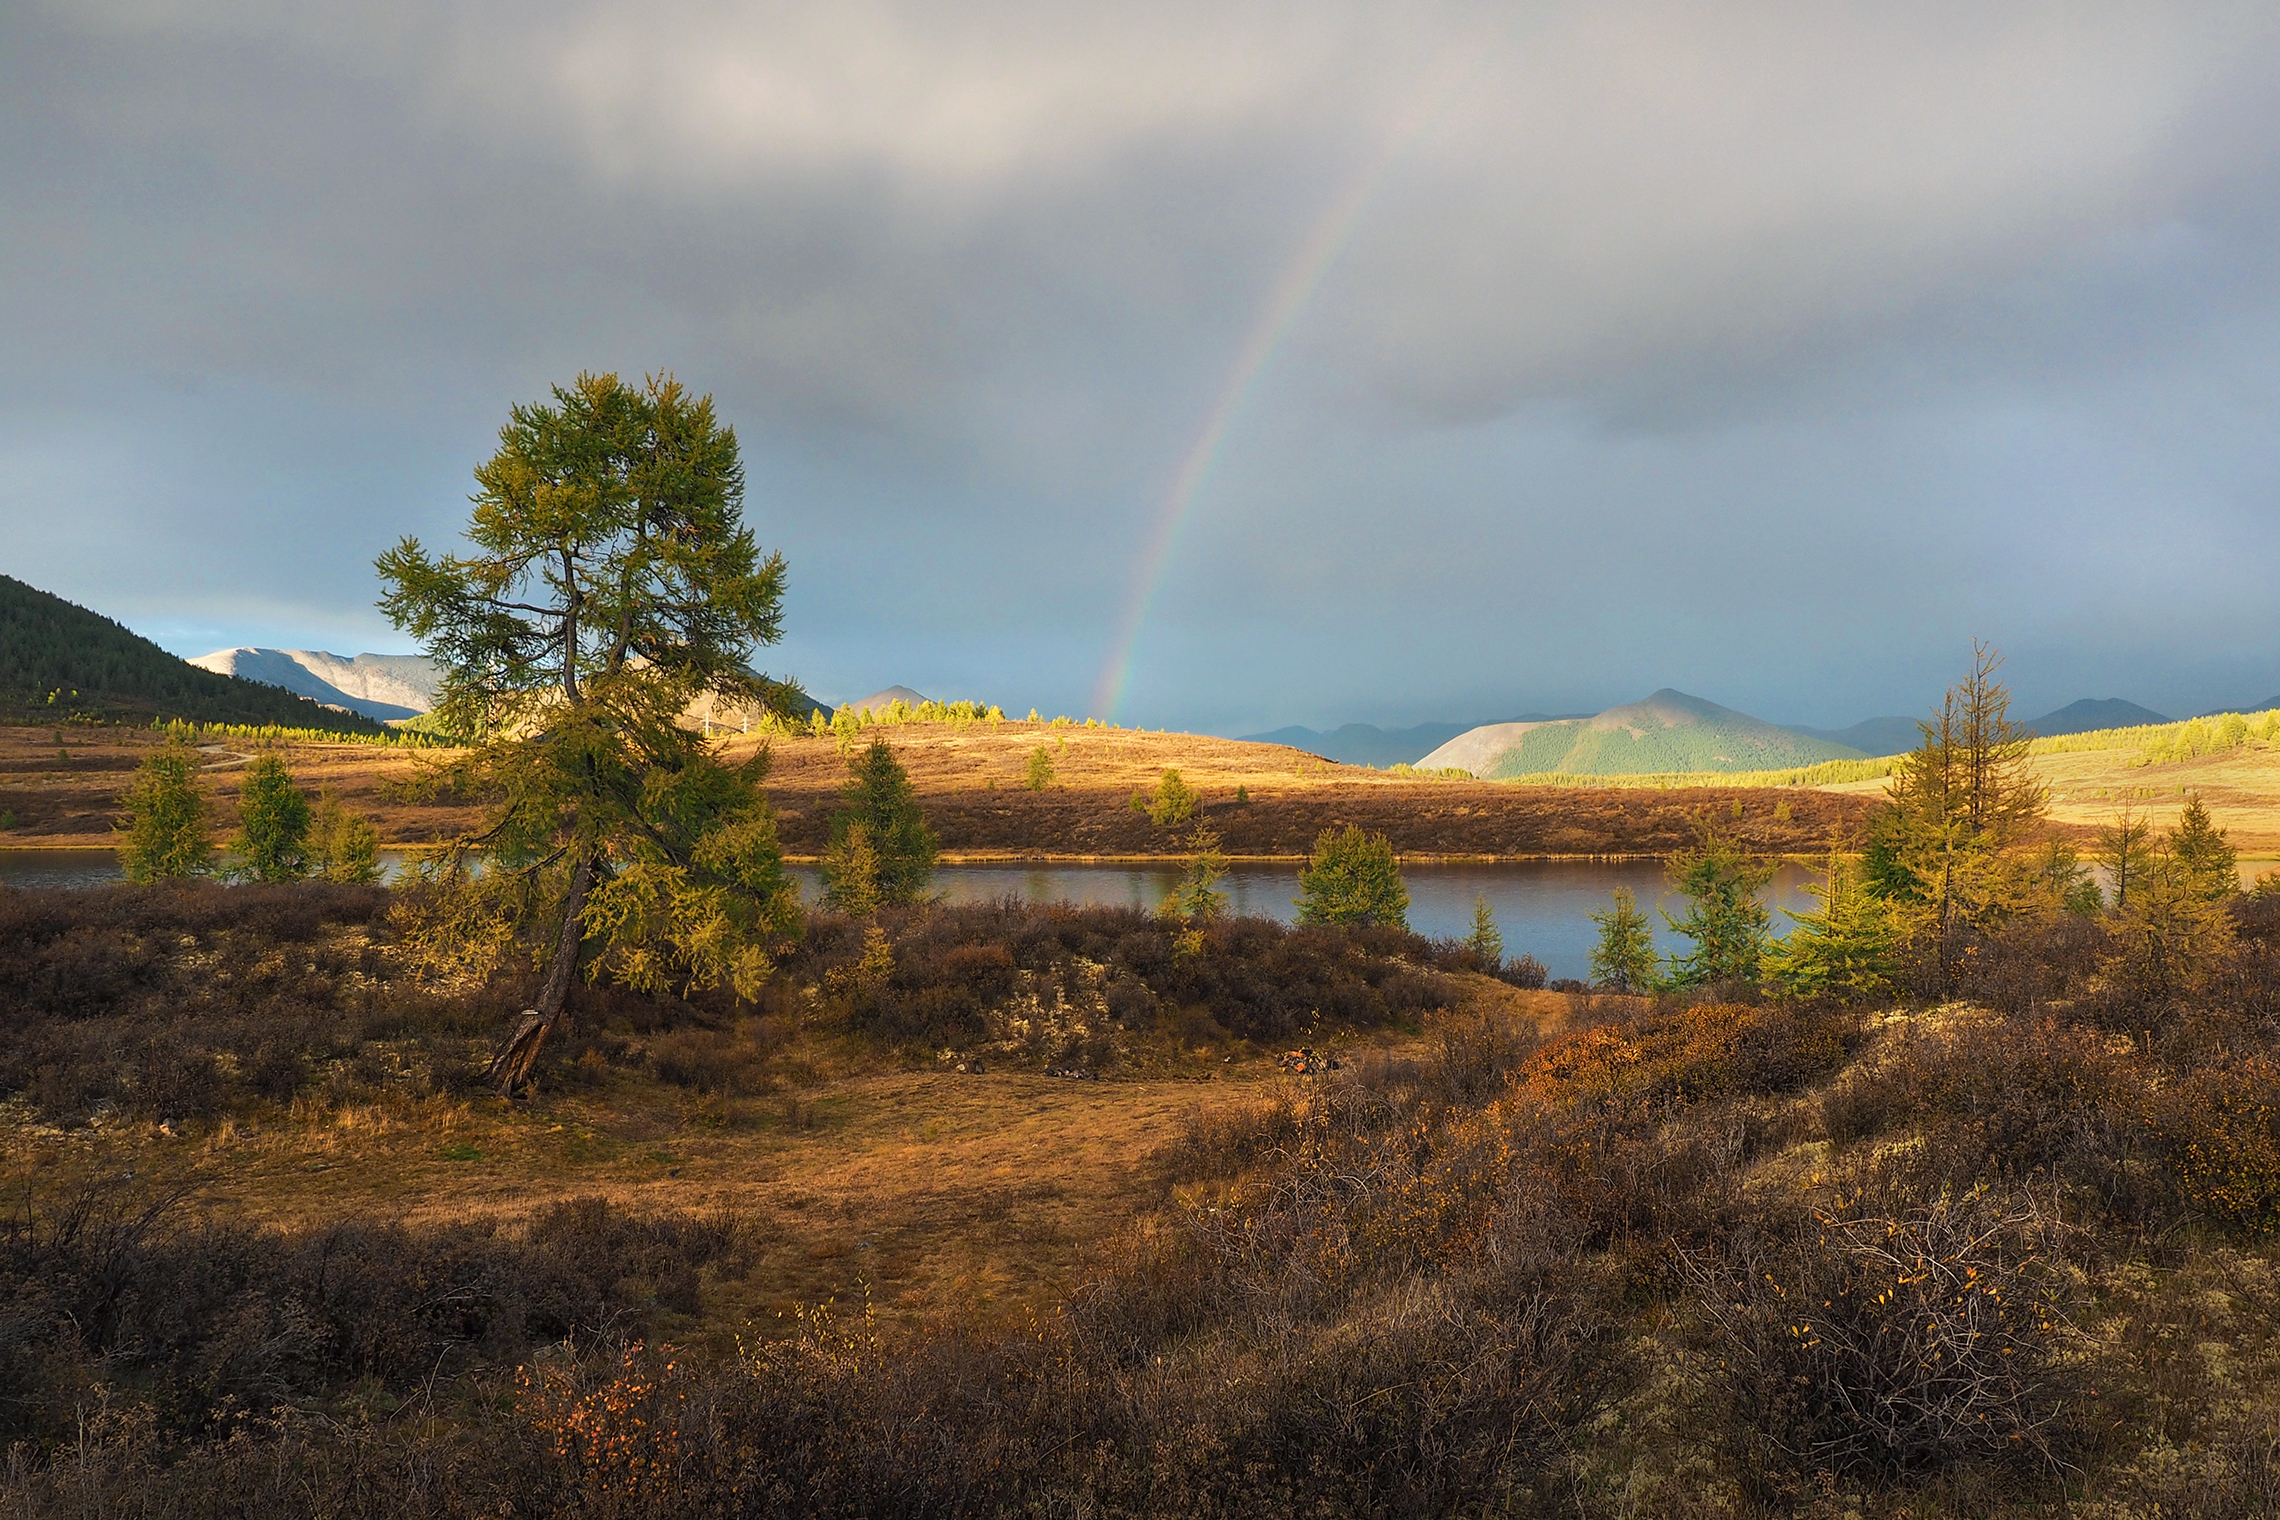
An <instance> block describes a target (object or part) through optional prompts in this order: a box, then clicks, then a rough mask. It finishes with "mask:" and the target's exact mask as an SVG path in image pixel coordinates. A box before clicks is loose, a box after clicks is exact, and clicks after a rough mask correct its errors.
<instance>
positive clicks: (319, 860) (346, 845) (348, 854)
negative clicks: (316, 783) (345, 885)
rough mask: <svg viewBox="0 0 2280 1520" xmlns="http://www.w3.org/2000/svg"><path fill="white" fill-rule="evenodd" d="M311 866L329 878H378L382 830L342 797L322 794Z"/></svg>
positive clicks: (312, 834)
mask: <svg viewBox="0 0 2280 1520" xmlns="http://www.w3.org/2000/svg"><path fill="white" fill-rule="evenodd" d="M309 869H310V870H311V871H312V872H314V873H315V874H316V875H318V876H321V877H323V878H324V879H325V880H326V881H343V882H356V883H363V882H374V881H378V880H379V879H380V831H379V830H378V829H375V828H374V827H373V826H372V820H371V819H369V818H360V817H358V816H357V815H356V814H354V813H351V812H350V811H349V810H348V809H347V808H345V807H342V806H341V803H340V799H339V798H338V797H335V796H332V795H331V794H330V793H325V794H321V795H319V797H318V799H317V807H316V814H315V816H314V818H313V819H312V820H311V822H310V826H309Z"/></svg>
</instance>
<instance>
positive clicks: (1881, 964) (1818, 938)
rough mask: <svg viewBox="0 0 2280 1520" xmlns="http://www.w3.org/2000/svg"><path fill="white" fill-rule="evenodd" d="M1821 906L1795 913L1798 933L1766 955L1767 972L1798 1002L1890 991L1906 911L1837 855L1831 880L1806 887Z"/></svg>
mask: <svg viewBox="0 0 2280 1520" xmlns="http://www.w3.org/2000/svg"><path fill="white" fill-rule="evenodd" d="M1805 890H1806V892H1807V893H1809V894H1810V895H1811V896H1812V898H1813V900H1814V901H1815V902H1816V903H1817V904H1818V905H1819V906H1817V907H1816V908H1814V909H1813V911H1811V912H1809V913H1791V914H1790V915H1789V917H1790V918H1791V919H1792V920H1794V921H1795V923H1796V927H1795V928H1794V929H1792V930H1791V931H1790V934H1789V938H1788V939H1787V940H1786V941H1782V942H1777V943H1775V944H1773V945H1771V946H1769V947H1767V949H1766V950H1765V952H1764V968H1765V970H1766V972H1767V973H1768V974H1769V975H1770V976H1771V977H1772V978H1773V980H1774V981H1775V982H1776V983H1778V984H1779V985H1780V986H1781V988H1782V990H1784V991H1786V992H1789V993H1792V994H1794V995H1796V996H1799V997H1837V998H1846V999H1863V998H1871V997H1875V996H1877V995H1879V994H1881V993H1884V992H1887V991H1889V990H1891V987H1892V984H1893V981H1894V979H1895V978H1896V977H1897V976H1898V975H1899V972H1900V948H1901V944H1902V940H1903V934H1902V931H1901V922H1902V920H1901V917H1900V915H1901V913H1902V911H1903V910H1902V909H1901V908H1900V907H1899V906H1898V905H1896V904H1894V903H1892V902H1889V901H1887V900H1886V899H1884V898H1881V897H1878V896H1876V895H1875V894H1874V893H1872V892H1869V891H1867V890H1866V889H1865V888H1864V887H1863V885H1862V883H1861V879H1860V871H1859V869H1858V868H1857V867H1856V866H1854V865H1853V863H1852V862H1851V861H1849V860H1847V859H1846V858H1845V857H1844V856H1843V855H1841V854H1839V853H1838V852H1837V851H1835V850H1831V851H1830V852H1829V864H1828V869H1827V872H1826V874H1825V875H1824V876H1823V877H1822V879H1821V882H1820V884H1819V885H1818V886H1810V887H1807V888H1806V889H1805Z"/></svg>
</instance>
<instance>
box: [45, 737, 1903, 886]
mask: <svg viewBox="0 0 2280 1520" xmlns="http://www.w3.org/2000/svg"><path fill="white" fill-rule="evenodd" d="M876 731H877V732H880V733H883V734H884V735H885V736H886V738H887V740H888V742H890V743H891V744H893V745H894V747H895V750H896V753H897V755H898V756H899V757H900V758H901V760H902V762H903V764H904V766H905V767H906V768H907V769H908V771H909V772H910V776H911V780H912V783H913V785H914V786H915V787H916V788H917V791H918V793H919V796H920V799H921V801H922V803H923V805H924V807H925V810H926V814H927V818H928V821H929V822H930V823H931V824H932V826H933V828H934V830H935V832H936V834H937V836H938V837H939V838H940V839H941V842H942V846H943V850H944V853H945V856H946V858H948V859H950V860H957V859H960V858H968V859H989V858H998V859H1006V858H1013V859H1053V858H1058V859H1085V858H1132V857H1145V856H1166V855H1183V854H1185V853H1186V836H1185V833H1184V831H1172V830H1161V829H1157V828H1155V827H1154V826H1153V825H1151V824H1150V823H1149V822H1148V820H1147V818H1146V817H1144V816H1143V815H1141V814H1139V813H1137V812H1135V811H1133V809H1132V808H1131V806H1130V800H1131V797H1132V794H1133V793H1134V792H1135V791H1141V790H1147V789H1152V788H1153V787H1154V786H1155V785H1156V783H1157V781H1158V779H1159V778H1160V777H1161V776H1162V774H1163V772H1164V770H1165V769H1166V768H1177V769H1178V770H1179V771H1180V773H1181V775H1182V777H1183V778H1184V779H1185V781H1186V782H1187V783H1188V785H1189V786H1190V787H1192V788H1194V789H1195V790H1196V791H1197V792H1198V793H1200V794H1201V796H1202V798H1203V802H1204V814H1205V818H1206V821H1208V822H1209V823H1210V825H1211V826H1212V828H1214V829H1215V830H1217V831H1218V833H1219V834H1220V837H1221V848H1222V849H1223V851H1224V852H1225V853H1226V854H1228V855H1230V856H1234V857H1238V858H1252V859H1278V860H1290V859H1300V858H1304V857H1305V856H1306V855H1307V854H1308V853H1309V851H1311V849H1312V848H1313V845H1314V840H1315V837H1316V835H1318V834H1319V833H1320V832H1321V831H1322V830H1323V829H1325V828H1337V827H1344V826H1345V825H1348V824H1357V825H1360V826H1361V827H1363V828H1367V829H1372V830H1377V831H1381V832H1383V833H1385V834H1387V835H1388V836H1389V837H1390V838H1391V839H1392V840H1393V843H1394V847H1395V848H1396V849H1397V850H1399V851H1401V852H1402V853H1403V854H1404V855H1406V856H1408V857H1410V858H1412V859H1433V858H1459V859H1480V858H1489V859H1498V858H1502V859H1513V858H1519V859H1528V858H1542V857H1559V856H1597V855H1633V856H1638V855H1648V856H1661V855H1665V854H1668V853H1669V852H1671V851H1672V850H1675V849H1679V848H1681V847H1683V846H1684V845H1686V844H1687V843H1688V842H1689V841H1691V840H1692V839H1693V838H1694V835H1695V832H1696V825H1697V821H1698V820H1702V819H1710V820H1713V821H1715V822H1716V823H1717V825H1718V826H1719V828H1720V829H1721V831H1723V832H1728V833H1731V834H1733V835H1734V836H1735V837H1736V838H1737V839H1738V840H1739V841H1740V842H1741V843H1742V844H1743V845H1744V846H1745V847H1747V848H1750V849H1753V850H1759V851H1764V852H1766V853H1771V854H1792V853H1813V852H1817V851H1819V850H1821V849H1824V848H1826V846H1827V844H1828V841H1829V840H1830V838H1831V837H1832V836H1834V835H1837V834H1840V833H1842V832H1844V831H1845V830H1846V829H1848V828H1850V827H1851V826H1853V825H1855V824H1857V823H1858V821H1859V819H1860V817H1861V815H1862V814H1863V813H1864V811H1865V809H1866V806H1867V804H1866V803H1865V802H1864V801H1863V800H1861V799H1858V798H1854V797H1848V796H1841V795H1839V794H1836V793H1833V792H1814V791H1804V790H1791V791H1783V792H1775V791H1770V790H1766V789H1763V788H1758V789H1736V788H1720V787H1714V786H1698V787H1688V788H1679V789H1672V790H1667V791H1639V792H1629V793H1626V792H1621V791H1618V790H1615V789H1611V788H1604V787H1577V788H1566V787H1525V786H1513V785H1510V784H1508V783H1504V782H1495V781H1463V780H1445V779H1443V780H1435V779H1427V778H1423V777H1415V776H1407V777H1405V776H1399V775H1395V774H1392V773H1390V772H1384V771H1374V770H1370V769H1368V768H1367V767H1363V766H1349V765H1338V764H1334V763H1332V762H1330V761H1327V760H1324V759H1321V758H1320V757H1318V756H1313V755H1308V754H1305V753H1303V752H1301V751H1299V750H1295V749H1291V748H1289V747H1287V746H1284V745H1275V744H1250V743H1245V742H1242V741H1240V740H1233V739H1217V738H1211V737H1208V736H1202V735H1195V734H1153V733H1142V732H1138V731H1135V730H1129V729H1118V730H1110V729H1087V728H1083V727H1075V726H1072V727H1055V726H1053V725H1049V724H1031V723H1005V724H1002V725H995V726H993V725H985V724H975V725H969V726H966V727H963V728H959V727H953V726H951V725H949V724H943V723H930V724H915V723H914V724H908V725H899V726H894V727H888V728H883V729H880V730H876ZM156 742H158V741H157V737H156V736H155V735H153V734H152V733H151V732H150V731H149V730H143V729H77V730H65V731H61V742H59V741H58V735H57V731H52V730H48V729H30V728H0V812H10V813H13V814H14V815H15V816H16V819H17V823H16V826H15V828H14V829H12V830H10V831H9V832H8V833H6V834H5V835H0V844H5V845H10V846H18V847H44V848H88V847H97V848H100V847H107V846H109V845H111V844H112V843H113V842H114V836H113V832H112V830H113V825H114V823H115V822H116V820H117V819H118V817H119V812H120V801H119V799H120V797H121V795H122V794H123V793H124V791H125V789H126V786H127V784H128V782H129V780H130V779H131V777H132V773H133V770H134V767H135V765H136V764H137V763H138V761H139V760H140V758H141V754H142V752H143V751H144V750H145V749H147V748H148V747H150V746H151V745H152V744H154V743H156ZM758 746H759V741H758V740H755V739H750V738H743V737H735V738H729V739H725V740H723V741H722V748H723V751H724V753H725V754H726V755H727V757H728V758H730V759H741V758H743V757H744V756H746V755H749V754H750V753H751V752H752V751H753V750H754V749H756V748H758ZM206 747H207V748H208V749H209V750H210V752H211V757H210V766H209V771H208V777H209V780H210V783H211V785H212V788H213V802H214V821H215V827H216V829H217V831H226V830H227V829H229V828H231V827H233V826H234V824H235V821H236V798H235V792H236V785H237V773H238V772H239V771H240V770H241V769H242V768H243V765H244V761H243V759H242V758H240V757H242V756H243V755H244V754H245V753H247V752H248V749H249V746H248V745H247V744H246V743H244V742H243V741H235V740H225V741H221V742H218V743H214V744H210V745H208V746H206ZM1040 747H1044V748H1045V749H1047V750H1048V752H1049V753H1050V754H1051V756H1052V760H1053V766H1054V779H1053V784H1052V785H1051V786H1050V787H1049V788H1048V789H1046V790H1044V791H1041V792H1032V791H1028V790H1026V789H1025V788H1024V787H1023V785H1022V782H1023V778H1024V776H1025V774H1026V772H1027V768H1028V763H1029V757H1030V755H1031V754H1032V753H1033V752H1034V751H1036V750H1037V749H1038V748H1040ZM770 750H771V754H772V756H773V770H772V773H771V778H770V780H769V782H768V792H769V795H770V797H771V798H772V799H773V800H774V802H775V805H776V808H777V812H778V816H779V820H780V825H781V829H782V835H783V840H784V846H785V849H786V851H787V852H788V853H789V854H791V855H792V856H793V857H794V858H799V857H802V856H812V855H814V854H816V853H818V852H819V851H820V850H821V849H822V847H823V844H824V842H825V838H826V831H827V825H828V821H829V815H830V812H831V810H832V808H833V807H834V806H835V804H836V802H837V798H838V792H839V788H840V785H841V784H842V782H843V781H844V780H845V779H846V755H845V754H844V753H843V752H842V750H841V748H840V746H839V745H838V743H837V742H836V741H835V740H833V739H830V738H822V739H817V738H811V737H807V736H799V737H792V738H777V739H775V740H773V741H771V742H770ZM281 753H283V755H284V757H285V759H286V762H287V763H288V764H289V765H290V766H291V767H292V769H293V772H294V774H295V776H296V777H297V778H298V779H299V781H300V782H301V784H302V785H303V786H304V787H307V788H310V789H312V790H314V789H319V788H322V789H326V790H329V791H331V792H333V793H335V794H336V795H338V796H339V797H340V798H341V799H342V801H343V802H345V803H346V804H347V805H348V806H349V807H350V808H351V809H353V810H354V811H357V812H359V813H363V814H365V815H366V816H368V817H371V818H373V819H374V820H375V821H376V822H377V823H378V825H379V828H380V835H381V839H382V841H383V842H384V843H388V844H393V845H420V844H429V843H435V842H440V841H442V840H446V839H449V838H450V837H452V836H453V835H454V834H455V833H457V832H459V831H461V830H464V829H467V828H468V827H470V826H471V825H473V824H474V823H475V821H476V819H477V817H478V816H479V810H478V809H476V808H473V807H468V806H458V807H452V806H424V805H417V804H413V803H407V802H404V801H401V800H399V799H398V798H397V797H396V796H394V795H392V794H391V791H390V784H391V783H393V782H399V781H402V780H404V779H405V778H408V777H410V776H411V775H412V774H413V771H414V769H415V767H417V766H418V765H420V764H421V763H423V761H427V760H432V759H434V758H438V757H440V756H441V755H442V754H444V753H445V752H442V751H433V750H428V751H421V750H413V749H408V748H405V749H397V748H384V747H379V746H374V745H361V744H328V743H300V742H297V743H290V744H286V745H284V746H282V747H281ZM1239 794H1240V797H1241V799H1242V800H1239Z"/></svg>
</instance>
